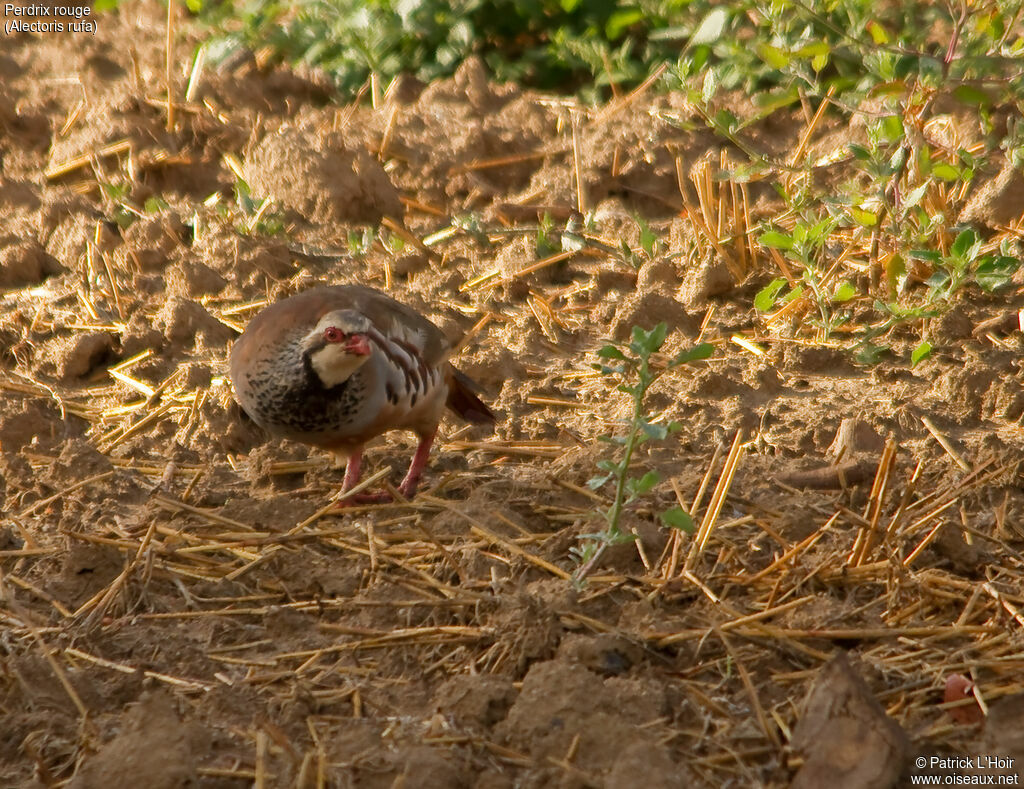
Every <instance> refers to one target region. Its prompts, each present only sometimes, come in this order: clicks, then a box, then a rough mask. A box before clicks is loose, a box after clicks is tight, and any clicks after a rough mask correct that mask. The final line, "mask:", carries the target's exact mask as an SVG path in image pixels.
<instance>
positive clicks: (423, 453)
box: [228, 285, 495, 501]
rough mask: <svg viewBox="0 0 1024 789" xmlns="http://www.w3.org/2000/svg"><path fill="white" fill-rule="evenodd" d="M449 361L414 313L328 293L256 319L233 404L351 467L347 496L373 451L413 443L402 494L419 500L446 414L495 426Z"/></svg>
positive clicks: (238, 345) (306, 296)
mask: <svg viewBox="0 0 1024 789" xmlns="http://www.w3.org/2000/svg"><path fill="white" fill-rule="evenodd" d="M450 353H451V346H450V344H449V343H448V340H447V339H446V338H445V336H444V334H443V333H442V331H441V330H440V329H439V328H438V327H437V326H435V325H434V324H433V323H431V322H430V321H429V320H428V319H427V318H425V317H424V316H423V315H421V314H420V313H419V312H417V311H416V310H414V309H413V308H412V307H409V306H408V305H406V304H403V303H401V302H399V301H397V300H395V299H393V298H391V297H390V296H388V295H387V294H385V293H383V292H381V291H379V290H376V289H374V288H370V287H366V286H363V285H321V286H318V287H314V288H311V289H309V290H305V291H302V292H300V293H297V294H295V295H293V296H289V297H287V298H284V299H282V300H280V301H277V302H274V303H273V304H270V305H269V306H267V307H265V308H264V309H262V310H261V311H260V312H258V313H257V314H256V315H255V316H254V317H253V318H252V320H250V321H249V323H248V325H247V326H246V327H245V330H244V331H243V332H242V334H241V336H240V337H239V338H238V339H237V340H235V342H234V344H233V345H232V346H231V351H230V356H229V361H228V366H229V373H230V377H231V383H232V386H233V388H234V393H235V399H236V400H237V401H238V404H239V405H240V406H241V407H242V409H243V410H244V411H245V413H246V414H248V415H249V416H250V417H251V418H252V420H253V421H254V422H255V423H256V424H257V425H259V426H260V427H262V428H263V429H264V430H266V431H267V432H268V433H270V434H271V435H274V436H278V437H281V438H287V439H291V440H293V441H298V442H301V443H304V444H308V445H311V446H314V447H319V448H321V449H325V450H328V451H329V452H332V453H333V454H334V455H335V456H336V457H337V458H338V459H339V461H340V460H344V461H345V464H346V465H345V476H344V479H343V481H342V492H343V493H344V492H347V491H349V490H351V489H352V488H353V487H354V486H355V485H356V484H357V483H358V482H359V475H360V467H361V464H362V454H363V446H364V444H366V442H367V441H369V440H370V439H372V438H375V437H377V436H379V435H382V434H384V433H387V432H389V431H391V430H408V431H411V432H413V433H415V434H416V436H417V437H418V438H419V444H418V446H417V447H416V451H415V453H414V454H413V457H412V461H411V462H410V464H409V470H408V472H407V473H406V475H405V478H404V479H403V480H402V482H401V484H400V485H399V486H398V491H399V493H401V494H402V496H404V497H405V498H406V499H411V498H412V497H413V496H414V495H415V493H416V488H417V485H418V484H419V481H420V477H421V476H422V473H423V469H424V467H425V466H426V463H427V459H428V457H429V455H430V448H431V445H432V444H433V442H434V437H435V436H436V435H437V429H438V425H439V424H440V422H441V417H442V415H443V414H444V411H445V408H446V407H447V408H448V409H450V410H452V411H453V412H455V413H456V414H457V415H459V416H460V417H462V418H463V419H465V420H467V421H469V422H472V423H476V424H493V423H494V422H495V416H494V413H493V412H492V411H491V409H490V408H488V406H487V405H486V404H485V403H484V402H483V401H482V400H481V399H480V398H479V397H478V396H477V394H476V392H477V391H479V387H478V386H477V384H476V383H475V382H473V381H472V380H471V379H470V378H469V377H468V376H466V375H465V374H464V373H462V372H460V371H459V370H458V369H456V368H455V366H454V365H452V364H451V362H449V361H448V357H449V355H450ZM386 498H387V496H386V494H377V495H376V496H374V495H373V494H370V495H367V496H362V497H360V500H363V501H368V500H384V499H386Z"/></svg>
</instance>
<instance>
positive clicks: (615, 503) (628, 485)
mask: <svg viewBox="0 0 1024 789" xmlns="http://www.w3.org/2000/svg"><path fill="white" fill-rule="evenodd" d="M667 334H668V328H667V327H666V325H665V324H664V323H659V324H658V325H657V326H655V327H654V328H653V329H650V330H649V331H645V330H644V329H641V328H640V327H638V326H634V327H633V332H632V337H631V339H630V341H629V342H628V343H625V344H618V343H616V344H609V345H605V346H604V347H603V348H601V349H600V350H599V351H598V352H597V355H598V357H600V359H601V362H600V363H598V364H595V365H594V368H595V369H597V370H599V371H600V372H601V374H602V375H607V376H613V377H615V378H618V379H620V380H621V383H620V384H619V385H618V387H617V388H618V390H619V391H620V392H623V393H625V394H627V395H629V397H630V399H631V400H632V402H633V410H632V414H631V416H630V418H629V420H628V421H627V422H626V423H625V425H624V427H625V432H624V433H623V434H621V435H610V436H602V437H601V439H600V440H601V441H603V442H605V443H607V444H609V445H610V446H611V447H614V449H615V453H616V457H615V458H614V459H611V458H609V459H603V460H600V461H599V462H598V464H597V467H598V469H599V470H600V471H601V472H602V473H601V474H599V475H598V476H596V477H594V478H593V479H591V480H590V481H589V482H588V483H587V485H588V487H590V488H591V490H597V489H598V488H602V487H604V486H605V485H606V484H608V483H612V484H613V485H614V492H613V494H612V502H611V504H610V505H609V506H608V507H607V508H602V509H600V510H599V511H598V513H599V515H600V517H601V519H602V520H603V521H604V529H602V530H601V531H600V532H596V533H593V534H583V535H580V540H581V545H579V546H577V547H574V548H573V549H572V552H573V554H574V555H575V556H576V557H577V559H578V560H579V567H578V568H577V571H576V574H575V576H574V577H575V579H576V580H577V581H581V580H583V578H585V577H586V576H587V574H588V573H589V572H590V570H591V569H592V568H593V567H594V565H595V564H596V563H597V561H598V559H600V558H601V555H602V554H603V553H604V552H605V551H606V550H607V549H608V546H610V545H616V544H618V543H622V542H628V541H630V540H633V539H635V536H634V535H632V534H627V533H625V532H624V531H623V530H622V526H621V521H622V513H623V511H624V510H625V508H626V507H627V506H628V505H629V504H630V503H632V502H634V501H636V500H637V499H638V498H639V497H641V496H643V495H644V494H646V493H649V492H650V491H651V490H652V489H653V488H654V486H655V485H657V484H658V483H659V482H660V481H661V476H660V475H659V474H658V472H657V471H654V470H648V471H646V472H644V473H643V474H640V475H639V476H635V475H634V474H633V470H632V464H633V459H634V455H635V454H636V451H637V449H638V448H639V447H640V446H641V445H643V444H644V443H645V442H647V441H651V440H654V441H663V440H664V439H666V438H667V437H668V436H669V435H671V434H673V433H675V432H677V431H678V430H679V429H680V425H679V423H678V422H668V423H661V422H656V421H655V418H654V417H653V416H652V415H651V414H649V413H647V393H648V391H649V390H650V388H651V386H652V385H653V384H654V382H655V381H657V380H658V379H659V378H660V377H661V376H662V375H664V374H665V373H667V372H669V371H670V370H674V369H676V368H678V367H680V366H682V365H684V364H687V363H689V362H693V361H696V360H698V359H706V358H708V357H709V356H710V355H711V352H712V350H713V348H712V346H711V345H710V344H708V343H702V344H700V345H697V346H695V347H693V348H689V349H686V350H683V351H680V352H679V353H678V354H676V355H675V356H673V357H672V358H670V359H668V360H667V361H666V362H665V365H664V367H661V368H660V369H656V368H654V367H652V365H651V362H652V357H653V356H654V355H655V354H657V353H658V352H659V351H660V350H661V347H662V345H664V343H665V337H666V335H667ZM661 520H662V522H663V523H664V524H665V525H666V526H669V527H671V528H676V529H683V530H684V531H687V532H690V531H692V530H693V519H692V518H691V517H690V514H689V513H688V512H686V511H685V510H683V509H682V508H681V507H672V508H670V509H668V510H666V511H664V512H662V513H661Z"/></svg>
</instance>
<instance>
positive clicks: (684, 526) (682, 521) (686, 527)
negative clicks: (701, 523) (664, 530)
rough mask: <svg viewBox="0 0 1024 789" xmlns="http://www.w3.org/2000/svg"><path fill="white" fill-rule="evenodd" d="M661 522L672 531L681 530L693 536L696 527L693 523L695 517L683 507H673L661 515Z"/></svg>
mask: <svg viewBox="0 0 1024 789" xmlns="http://www.w3.org/2000/svg"><path fill="white" fill-rule="evenodd" d="M661 520H662V522H664V524H665V525H666V526H668V527H669V528H672V529H679V530H681V531H684V532H686V533H687V534H693V533H694V532H695V531H696V527H695V526H694V523H693V516H691V515H690V513H688V512H687V511H686V510H684V509H683V508H682V507H673V508H672V509H670V510H665V511H664V512H663V513H661Z"/></svg>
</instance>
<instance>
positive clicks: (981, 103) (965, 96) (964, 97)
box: [953, 85, 992, 107]
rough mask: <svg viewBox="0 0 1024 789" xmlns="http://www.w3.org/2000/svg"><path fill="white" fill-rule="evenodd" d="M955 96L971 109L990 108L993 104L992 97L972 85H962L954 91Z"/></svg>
mask: <svg viewBox="0 0 1024 789" xmlns="http://www.w3.org/2000/svg"><path fill="white" fill-rule="evenodd" d="M953 95H954V96H956V98H957V99H958V100H960V101H962V102H963V103H964V104H967V105H970V106H971V107H988V106H989V105H990V104H991V103H992V97H991V96H989V95H988V94H987V93H986V92H985V91H983V90H978V88H975V87H972V86H970V85H961V86H960V87H958V88H956V89H955V90H954V91H953Z"/></svg>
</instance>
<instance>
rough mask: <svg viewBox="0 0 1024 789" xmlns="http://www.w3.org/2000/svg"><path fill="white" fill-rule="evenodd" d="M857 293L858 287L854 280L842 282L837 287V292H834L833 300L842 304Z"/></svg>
mask: <svg viewBox="0 0 1024 789" xmlns="http://www.w3.org/2000/svg"><path fill="white" fill-rule="evenodd" d="M856 295H857V288H855V287H854V286H853V283H852V282H842V283H840V284H839V287H838V288H836V292H835V293H833V294H832V301H834V302H835V303H836V304H842V303H843V302H845V301H849V300H850V299H852V298H853V297H854V296H856Z"/></svg>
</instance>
